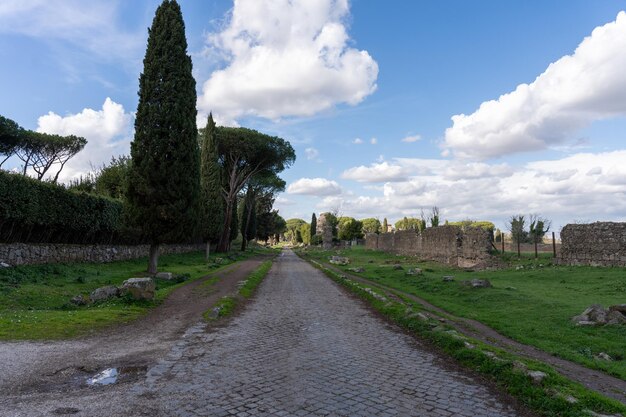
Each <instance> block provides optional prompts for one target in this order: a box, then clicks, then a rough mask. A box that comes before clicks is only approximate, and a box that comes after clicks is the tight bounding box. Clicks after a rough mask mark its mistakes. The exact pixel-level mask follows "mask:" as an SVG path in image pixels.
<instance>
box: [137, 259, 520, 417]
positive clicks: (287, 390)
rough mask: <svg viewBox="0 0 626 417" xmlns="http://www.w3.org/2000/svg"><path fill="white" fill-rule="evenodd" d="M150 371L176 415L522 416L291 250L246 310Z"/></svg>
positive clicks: (170, 411)
mask: <svg viewBox="0 0 626 417" xmlns="http://www.w3.org/2000/svg"><path fill="white" fill-rule="evenodd" d="M179 356H180V359H179V358H178V357H179ZM184 358H188V359H189V360H183V359H184ZM151 373H153V374H155V375H156V374H162V375H163V376H162V377H160V378H156V379H155V380H154V381H153V382H152V384H151V385H153V387H152V389H156V390H157V391H158V392H159V395H158V397H159V398H161V399H165V398H167V401H165V402H164V403H166V404H167V411H168V413H172V414H174V415H215V416H222V415H223V416H227V415H237V416H239V417H245V416H259V415H279V416H280V415H294V416H305V415H307V416H308V415H321V416H324V415H345V416H392V415H399V416H452V415H455V416H512V415H515V414H514V412H513V411H511V410H508V409H507V406H506V405H503V404H500V403H498V402H497V401H495V400H493V397H492V395H490V393H489V392H488V391H487V390H486V389H485V388H484V387H482V386H481V385H479V384H477V383H475V382H473V381H472V380H471V379H468V378H467V377H465V376H462V375H460V374H458V373H454V372H450V371H446V370H444V369H442V368H441V367H439V366H437V365H436V364H435V363H434V358H433V356H432V355H431V354H429V353H427V352H425V351H424V350H421V349H420V348H419V347H418V346H416V344H415V342H414V341H413V340H412V339H411V338H409V337H408V336H406V335H404V334H401V333H399V332H397V331H395V330H394V329H391V328H390V327H389V326H387V325H386V324H384V323H383V322H381V320H380V319H378V318H376V317H374V316H373V315H372V314H371V313H370V312H369V311H368V310H366V309H365V308H364V307H362V306H361V304H360V303H359V302H358V301H356V300H354V299H352V298H350V297H349V296H346V295H344V293H343V292H342V291H341V290H339V289H338V288H337V286H336V285H335V284H334V283H333V282H332V281H330V280H329V279H328V278H326V277H325V276H323V275H322V274H321V273H320V272H319V271H317V270H316V269H314V268H313V267H311V266H310V265H308V264H307V263H305V262H304V261H302V260H300V259H299V258H298V257H297V256H295V255H294V254H293V253H292V252H284V253H283V256H281V257H280V258H278V261H277V262H276V263H275V266H274V269H273V271H272V273H271V274H270V275H269V276H268V277H267V279H266V281H265V282H264V284H263V285H262V287H261V288H260V290H259V293H258V295H257V298H256V301H255V302H254V303H253V304H252V305H251V306H249V307H248V308H247V309H246V311H245V312H244V313H243V314H242V315H241V316H239V317H237V318H236V319H235V320H234V321H233V322H232V323H231V324H230V325H229V326H228V327H227V328H224V329H222V330H221V331H218V332H216V333H213V334H205V333H202V332H199V333H197V334H196V335H195V336H194V337H192V338H190V339H188V340H187V342H186V343H185V344H181V345H180V346H179V347H178V348H177V349H176V350H175V352H173V357H172V358H171V360H170V361H168V362H166V363H164V364H162V365H161V366H160V367H158V368H156V369H153V370H152V372H151ZM166 376H170V377H171V379H170V378H166ZM162 379H166V380H167V381H166V382H165V383H163V382H162ZM149 382H150V381H149Z"/></svg>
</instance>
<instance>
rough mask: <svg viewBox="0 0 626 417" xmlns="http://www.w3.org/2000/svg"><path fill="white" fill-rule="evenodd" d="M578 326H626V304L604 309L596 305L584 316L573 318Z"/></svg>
mask: <svg viewBox="0 0 626 417" xmlns="http://www.w3.org/2000/svg"><path fill="white" fill-rule="evenodd" d="M572 321H573V322H574V323H575V324H576V325H577V326H598V325H604V324H626V304H618V305H614V306H610V307H609V308H604V307H602V306H601V305H600V304H594V305H592V306H590V307H588V308H586V309H585V311H583V312H582V314H579V315H578V316H575V317H573V318H572Z"/></svg>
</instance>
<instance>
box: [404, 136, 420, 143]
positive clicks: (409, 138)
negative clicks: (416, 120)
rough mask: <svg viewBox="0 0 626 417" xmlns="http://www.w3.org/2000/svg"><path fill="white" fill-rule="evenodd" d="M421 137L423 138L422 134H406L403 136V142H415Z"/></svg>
mask: <svg viewBox="0 0 626 417" xmlns="http://www.w3.org/2000/svg"><path fill="white" fill-rule="evenodd" d="M420 139H422V137H421V136H420V135H410V136H406V137H404V138H402V142H406V143H413V142H417V141H418V140H420Z"/></svg>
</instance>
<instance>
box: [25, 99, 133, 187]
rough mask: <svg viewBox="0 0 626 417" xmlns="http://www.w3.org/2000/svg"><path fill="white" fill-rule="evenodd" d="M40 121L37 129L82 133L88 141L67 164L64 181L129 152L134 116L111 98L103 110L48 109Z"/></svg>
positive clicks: (52, 131)
mask: <svg viewBox="0 0 626 417" xmlns="http://www.w3.org/2000/svg"><path fill="white" fill-rule="evenodd" d="M37 124H38V127H37V131H38V132H44V133H54V134H58V135H76V136H82V137H84V138H86V139H87V141H88V142H87V145H86V146H85V148H84V149H83V150H82V151H80V152H79V153H78V154H77V155H76V156H74V157H73V158H72V159H70V161H69V162H68V163H67V164H66V165H65V168H63V171H62V172H61V175H60V177H59V178H60V180H61V181H66V180H69V179H71V178H75V177H78V176H79V175H81V174H85V173H87V172H89V171H91V168H92V167H95V166H99V165H101V164H102V163H105V162H108V161H109V160H110V159H111V157H112V156H117V155H123V154H128V153H129V150H130V141H131V138H132V132H133V115H132V114H130V113H126V112H125V111H124V107H123V106H122V105H121V104H117V103H115V102H114V101H113V100H111V99H110V98H108V97H107V98H106V100H105V101H104V104H103V105H102V109H101V110H93V109H83V110H82V111H81V112H80V113H77V114H69V115H67V116H59V115H58V114H56V113H53V112H49V113H48V114H46V115H44V116H41V117H39V119H38V120H37Z"/></svg>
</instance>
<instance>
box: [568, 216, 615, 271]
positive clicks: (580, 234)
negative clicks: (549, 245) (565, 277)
mask: <svg viewBox="0 0 626 417" xmlns="http://www.w3.org/2000/svg"><path fill="white" fill-rule="evenodd" d="M561 242H562V243H561V253H560V255H559V257H558V258H557V260H556V261H557V263H559V264H561V265H591V266H626V223H615V222H596V223H590V224H568V225H567V226H565V227H564V228H563V230H561Z"/></svg>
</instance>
